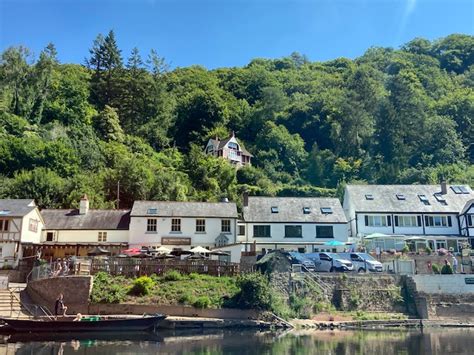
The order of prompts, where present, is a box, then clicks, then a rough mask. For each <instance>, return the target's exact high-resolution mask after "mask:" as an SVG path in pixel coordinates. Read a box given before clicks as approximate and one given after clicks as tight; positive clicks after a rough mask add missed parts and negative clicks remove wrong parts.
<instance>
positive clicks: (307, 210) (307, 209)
mask: <svg viewBox="0 0 474 355" xmlns="http://www.w3.org/2000/svg"><path fill="white" fill-rule="evenodd" d="M303 213H304V214H310V213H311V209H310V208H309V207H303Z"/></svg>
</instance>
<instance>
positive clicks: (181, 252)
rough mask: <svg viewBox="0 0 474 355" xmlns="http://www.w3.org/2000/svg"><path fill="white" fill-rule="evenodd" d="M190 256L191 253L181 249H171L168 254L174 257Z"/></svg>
mask: <svg viewBox="0 0 474 355" xmlns="http://www.w3.org/2000/svg"><path fill="white" fill-rule="evenodd" d="M190 254H192V253H191V251H189V250H183V249H173V250H172V251H171V253H170V255H175V256H181V255H190Z"/></svg>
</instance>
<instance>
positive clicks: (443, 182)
mask: <svg viewBox="0 0 474 355" xmlns="http://www.w3.org/2000/svg"><path fill="white" fill-rule="evenodd" d="M447 193H448V185H447V184H446V180H445V179H444V178H443V179H442V180H441V194H442V195H446V194H447Z"/></svg>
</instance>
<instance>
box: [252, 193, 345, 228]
mask: <svg viewBox="0 0 474 355" xmlns="http://www.w3.org/2000/svg"><path fill="white" fill-rule="evenodd" d="M273 207H276V208H277V209H278V213H272V208H273ZM324 208H330V209H331V213H323V211H322V209H324ZM305 209H306V212H307V213H305ZM243 212H244V216H243V217H244V220H245V222H296V223H298V222H300V223H346V222H347V219H346V216H345V214H344V211H343V209H342V206H341V203H340V202H339V200H338V199H337V198H325V197H257V196H249V198H248V206H244V209H243Z"/></svg>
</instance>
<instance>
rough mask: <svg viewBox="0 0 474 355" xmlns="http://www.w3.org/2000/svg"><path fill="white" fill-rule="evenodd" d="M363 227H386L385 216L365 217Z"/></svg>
mask: <svg viewBox="0 0 474 355" xmlns="http://www.w3.org/2000/svg"><path fill="white" fill-rule="evenodd" d="M365 225H366V226H368V227H386V226H387V216H365Z"/></svg>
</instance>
